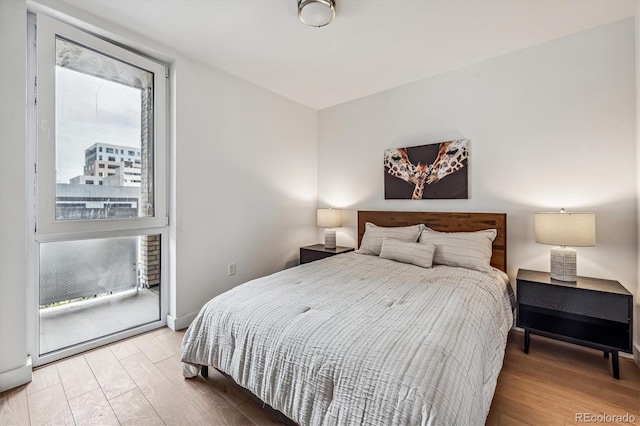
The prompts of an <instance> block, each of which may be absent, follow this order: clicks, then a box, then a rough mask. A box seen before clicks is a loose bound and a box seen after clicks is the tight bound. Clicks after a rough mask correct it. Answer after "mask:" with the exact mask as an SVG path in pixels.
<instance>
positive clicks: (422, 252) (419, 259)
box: [380, 236, 436, 268]
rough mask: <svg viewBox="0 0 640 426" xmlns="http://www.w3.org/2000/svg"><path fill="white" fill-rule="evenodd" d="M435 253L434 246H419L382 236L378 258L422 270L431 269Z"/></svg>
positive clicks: (427, 244) (426, 244) (425, 244)
mask: <svg viewBox="0 0 640 426" xmlns="http://www.w3.org/2000/svg"><path fill="white" fill-rule="evenodd" d="M435 251H436V246H435V245H433V244H429V243H424V244H419V243H413V242H408V241H401V240H397V239H395V238H391V237H387V236H384V237H383V238H382V249H381V250H380V257H381V258H383V259H389V260H395V261H397V262H402V263H410V264H412V265H416V266H421V267H423V268H431V265H432V264H433V254H434V253H435Z"/></svg>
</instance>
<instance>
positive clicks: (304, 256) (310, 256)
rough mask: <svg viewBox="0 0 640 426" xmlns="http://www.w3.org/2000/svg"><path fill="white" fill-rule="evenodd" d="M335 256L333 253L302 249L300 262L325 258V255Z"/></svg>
mask: <svg viewBox="0 0 640 426" xmlns="http://www.w3.org/2000/svg"><path fill="white" fill-rule="evenodd" d="M331 256H335V254H333V253H322V252H317V251H311V250H300V263H309V262H313V261H315V260H320V259H324V258H325V257H331Z"/></svg>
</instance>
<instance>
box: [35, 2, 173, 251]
mask: <svg viewBox="0 0 640 426" xmlns="http://www.w3.org/2000/svg"><path fill="white" fill-rule="evenodd" d="M56 36H60V37H62V38H65V39H69V40H73V42H75V43H78V44H81V45H83V46H86V47H87V48H90V49H93V50H95V51H97V52H100V53H101V54H104V55H107V56H111V57H113V58H114V59H117V60H120V61H123V62H126V63H129V64H131V65H133V66H136V67H139V68H143V69H145V70H148V71H150V72H152V73H153V75H154V82H153V83H154V85H153V87H154V94H153V100H152V101H153V109H154V120H153V128H152V132H153V171H154V173H153V175H154V182H153V191H154V194H153V196H154V214H153V216H149V217H133V218H118V219H95V220H56V216H55V210H56V173H55V167H56V164H55V158H56V155H55V102H56V99H55V67H56V65H55V64H56V56H55V55H56V43H55V38H56ZM36 38H37V55H38V61H37V76H38V84H37V89H36V90H37V105H36V108H37V152H36V155H37V166H36V168H37V171H36V180H37V196H36V200H37V206H36V230H35V231H36V232H35V233H36V240H37V241H38V242H47V241H50V240H51V239H56V240H57V239H58V238H59V237H60V234H74V235H78V233H91V234H95V233H102V232H108V231H123V230H131V231H135V230H138V231H140V230H143V229H150V228H161V227H165V226H167V225H168V223H169V221H168V167H167V145H168V144H167V122H166V120H167V110H168V109H167V92H168V90H167V86H168V81H167V78H166V75H167V67H166V65H164V64H161V63H158V62H156V61H153V60H151V59H148V58H145V57H143V56H141V55H139V54H136V53H133V52H131V51H129V50H126V49H124V48H121V47H119V46H116V45H114V44H112V43H110V42H108V41H105V40H102V39H100V38H97V37H95V36H93V35H91V34H89V33H86V32H84V31H82V30H80V29H77V28H74V27H72V26H69V25H67V24H65V23H63V22H60V21H57V20H55V19H53V18H50V17H49V16H47V15H43V14H37V33H36ZM56 235H57V236H56Z"/></svg>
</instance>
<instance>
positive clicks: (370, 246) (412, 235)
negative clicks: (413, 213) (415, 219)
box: [356, 222, 424, 256]
mask: <svg viewBox="0 0 640 426" xmlns="http://www.w3.org/2000/svg"><path fill="white" fill-rule="evenodd" d="M423 229H424V225H413V226H396V227H390V228H387V227H383V226H377V225H374V224H373V223H369V222H367V223H366V224H365V225H364V235H363V236H362V242H361V243H360V248H359V249H358V251H356V253H360V254H370V255H373V256H379V255H380V249H381V248H382V238H383V237H384V236H387V237H391V238H395V239H398V240H401V241H409V242H412V243H415V242H416V241H418V237H419V236H420V232H422V230H423Z"/></svg>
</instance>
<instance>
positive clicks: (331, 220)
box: [318, 209, 342, 228]
mask: <svg viewBox="0 0 640 426" xmlns="http://www.w3.org/2000/svg"><path fill="white" fill-rule="evenodd" d="M341 226H342V210H338V209H318V227H320V228H339V227H341Z"/></svg>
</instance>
